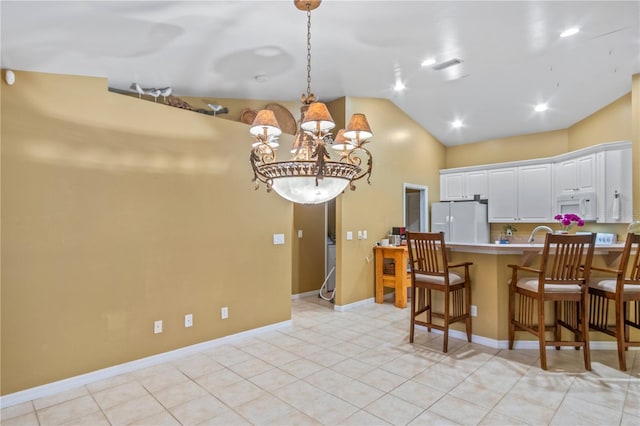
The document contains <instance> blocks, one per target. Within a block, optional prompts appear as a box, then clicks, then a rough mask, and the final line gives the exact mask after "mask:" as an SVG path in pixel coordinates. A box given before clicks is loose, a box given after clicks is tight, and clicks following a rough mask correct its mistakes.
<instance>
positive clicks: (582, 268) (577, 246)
mask: <svg viewBox="0 0 640 426" xmlns="http://www.w3.org/2000/svg"><path fill="white" fill-rule="evenodd" d="M595 240H596V234H593V233H592V234H584V235H567V234H562V235H555V234H551V233H549V234H547V236H546V238H545V240H544V249H543V251H542V260H541V263H540V271H541V272H540V278H541V280H540V282H541V284H542V281H544V283H545V284H568V285H569V284H570V285H575V284H580V285H586V282H587V280H588V279H589V274H590V272H591V262H592V261H593V250H594V246H595Z"/></svg>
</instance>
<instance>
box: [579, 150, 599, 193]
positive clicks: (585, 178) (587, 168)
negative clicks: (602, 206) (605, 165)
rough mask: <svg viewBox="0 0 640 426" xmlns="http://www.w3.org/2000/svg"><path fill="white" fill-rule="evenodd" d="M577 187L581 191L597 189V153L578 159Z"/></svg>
mask: <svg viewBox="0 0 640 426" xmlns="http://www.w3.org/2000/svg"><path fill="white" fill-rule="evenodd" d="M576 188H577V189H578V190H580V191H595V190H596V155H595V154H591V155H586V156H584V157H580V158H577V159H576Z"/></svg>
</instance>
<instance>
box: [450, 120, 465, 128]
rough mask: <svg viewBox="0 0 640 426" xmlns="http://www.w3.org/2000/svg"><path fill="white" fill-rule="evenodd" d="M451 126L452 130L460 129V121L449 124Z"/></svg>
mask: <svg viewBox="0 0 640 426" xmlns="http://www.w3.org/2000/svg"><path fill="white" fill-rule="evenodd" d="M451 126H452V127H453V128H454V129H459V128H460V127H462V120H454V121H452V122H451Z"/></svg>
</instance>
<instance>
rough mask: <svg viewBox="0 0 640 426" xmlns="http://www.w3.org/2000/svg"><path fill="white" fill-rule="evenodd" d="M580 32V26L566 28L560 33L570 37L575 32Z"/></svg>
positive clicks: (561, 35)
mask: <svg viewBox="0 0 640 426" xmlns="http://www.w3.org/2000/svg"><path fill="white" fill-rule="evenodd" d="M579 32H580V28H578V27H573V28H569V29H566V30H564V31H563V32H561V33H560V37H563V38H564V37H570V36H572V35H574V34H578V33H579Z"/></svg>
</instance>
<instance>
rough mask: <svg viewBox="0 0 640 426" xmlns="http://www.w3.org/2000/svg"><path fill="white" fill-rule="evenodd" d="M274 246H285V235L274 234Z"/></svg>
mask: <svg viewBox="0 0 640 426" xmlns="http://www.w3.org/2000/svg"><path fill="white" fill-rule="evenodd" d="M273 244H274V245H279V244H284V234H273Z"/></svg>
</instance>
